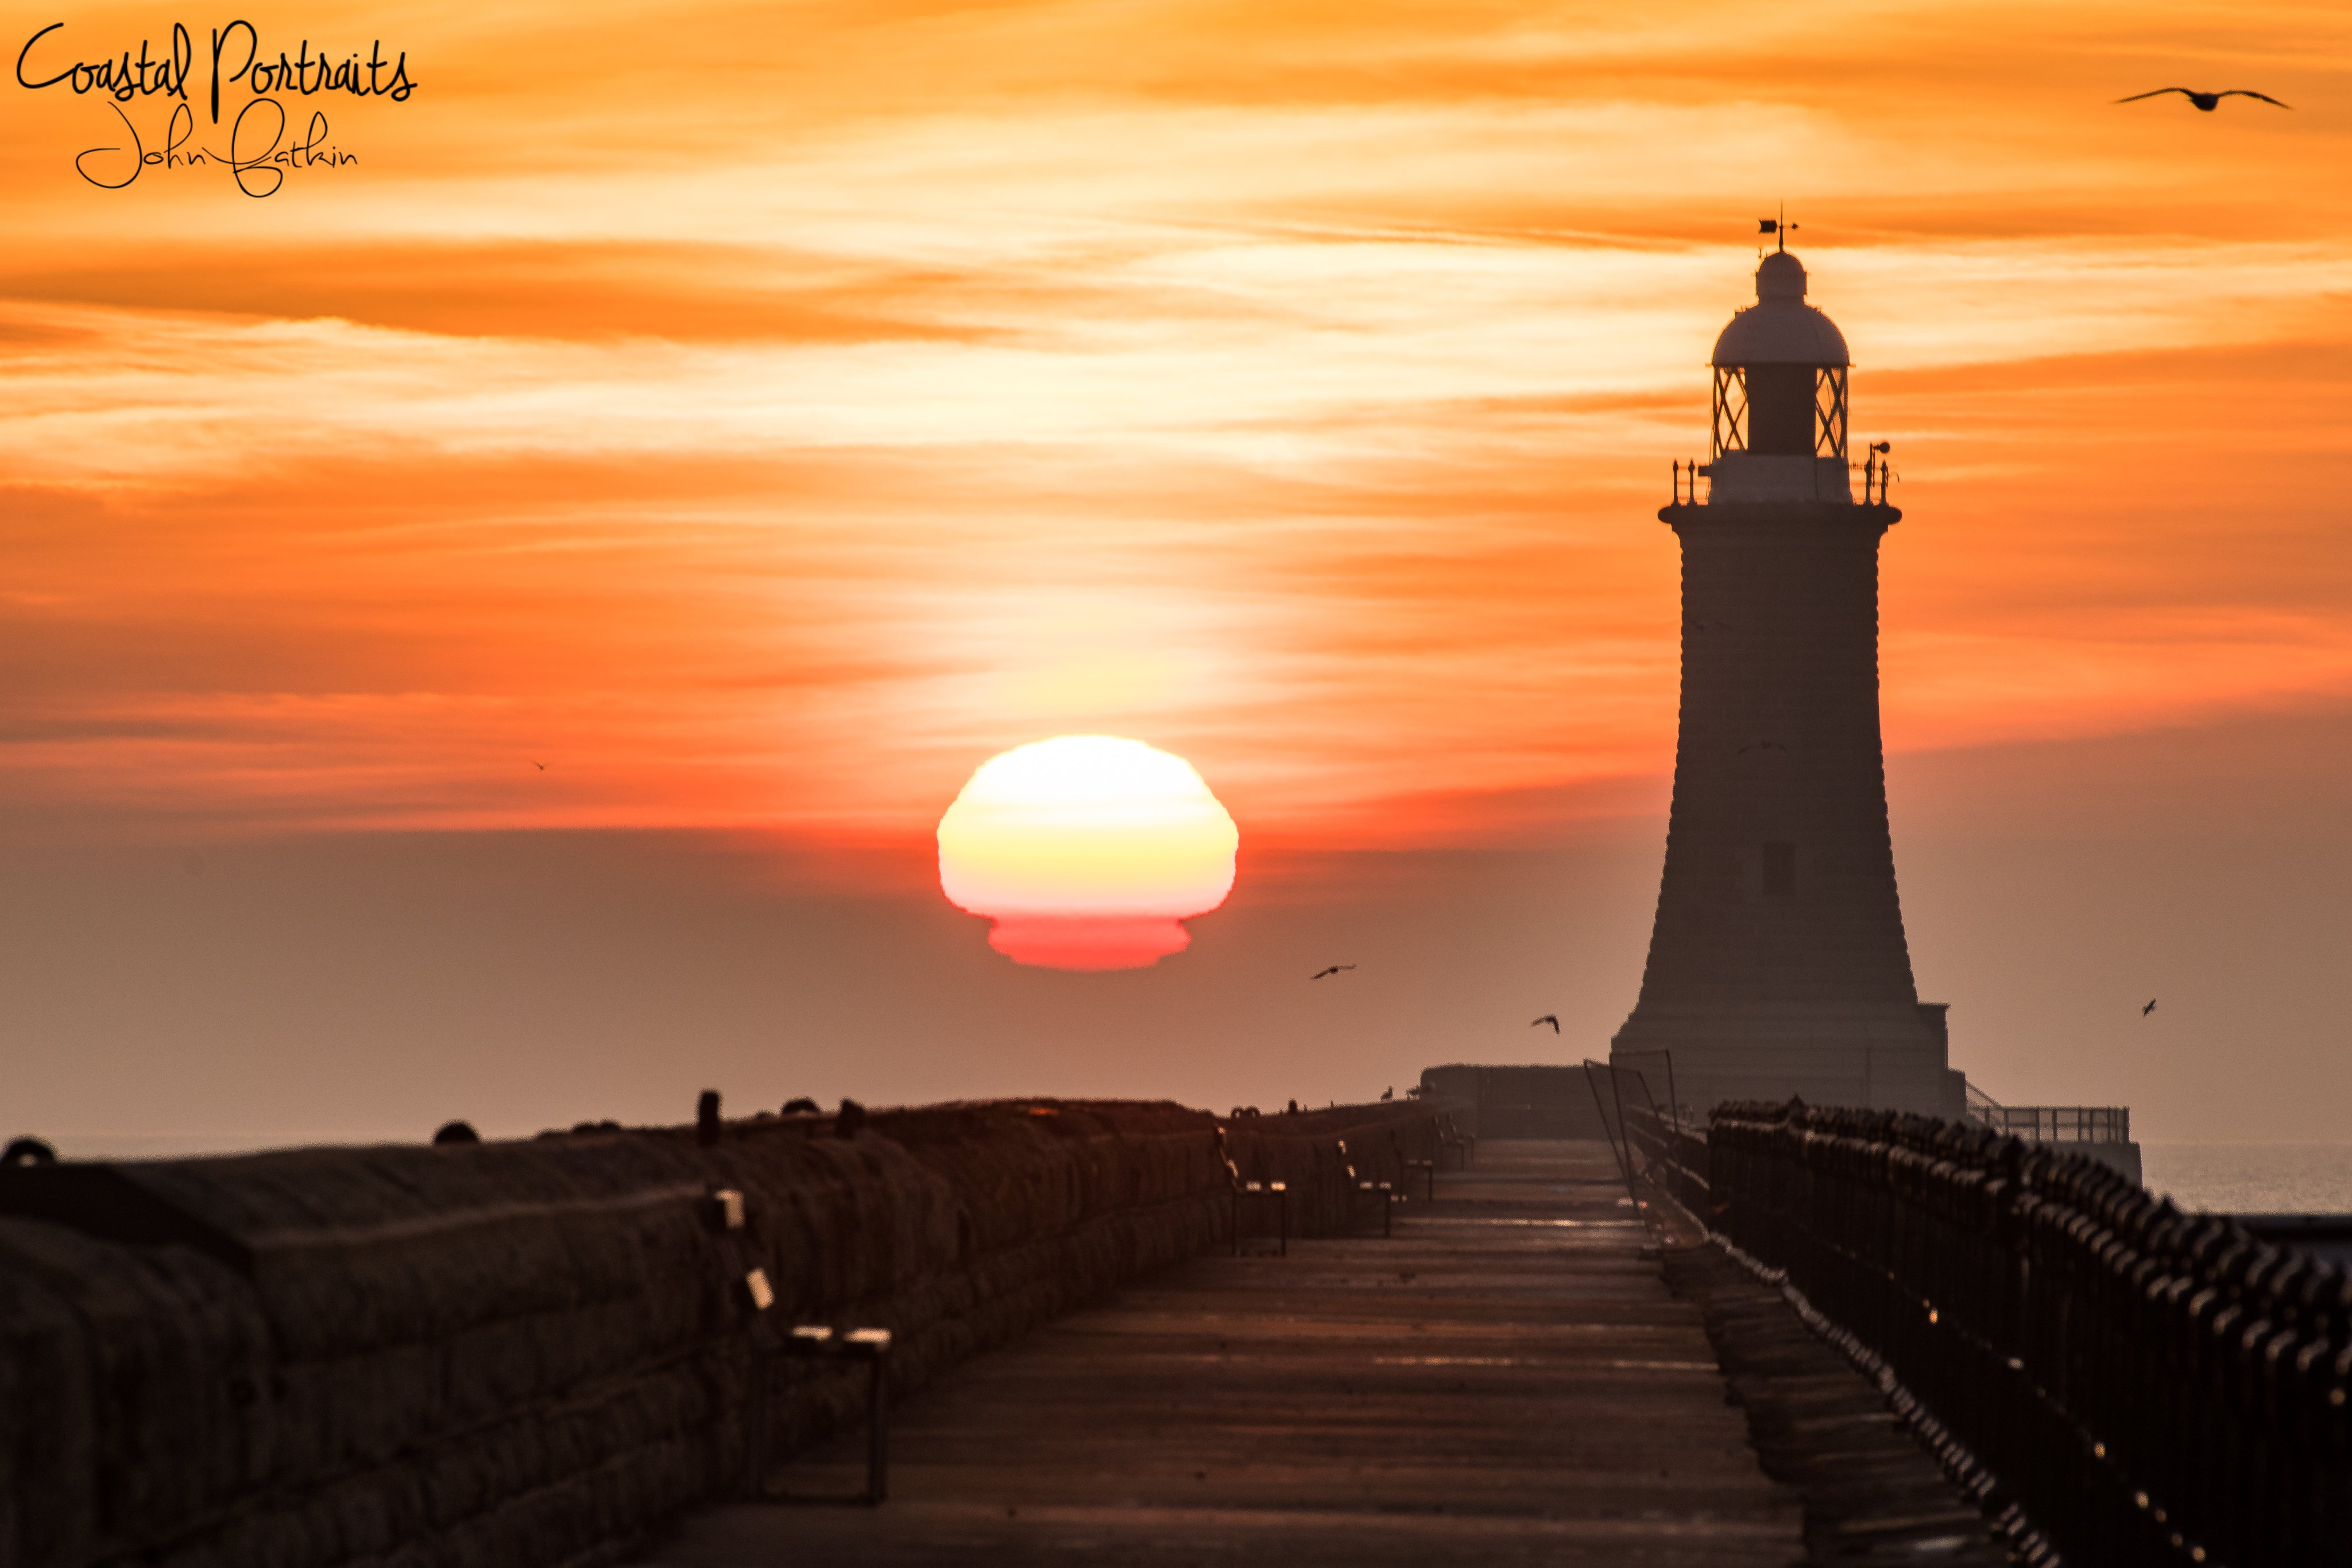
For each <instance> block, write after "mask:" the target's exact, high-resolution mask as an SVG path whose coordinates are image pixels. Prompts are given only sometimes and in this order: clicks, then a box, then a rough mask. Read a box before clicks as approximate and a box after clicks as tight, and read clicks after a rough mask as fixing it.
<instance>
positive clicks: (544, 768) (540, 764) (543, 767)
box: [531, 762, 547, 773]
mask: <svg viewBox="0 0 2352 1568" xmlns="http://www.w3.org/2000/svg"><path fill="white" fill-rule="evenodd" d="M531 766H532V767H533V768H538V769H539V770H540V771H541V773H544V772H546V771H547V764H546V763H544V762H533V763H532V764H531Z"/></svg>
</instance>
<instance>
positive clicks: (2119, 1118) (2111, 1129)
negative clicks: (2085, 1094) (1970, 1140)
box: [1969, 1083, 2131, 1144]
mask: <svg viewBox="0 0 2352 1568" xmlns="http://www.w3.org/2000/svg"><path fill="white" fill-rule="evenodd" d="M1969 1120H1970V1121H1972V1122H1979V1123H1981V1124H1984V1125H1985V1126H1988V1127H1990V1128H1991V1129H1992V1130H1993V1131H1994V1132H1996V1133H2006V1134H2009V1135H2010V1136H2011V1137H2012V1138H2021V1139H2023V1140H2024V1141H2025V1142H2026V1143H2029V1144H2128V1143H2130V1142H2131V1107H2130V1106H2128V1105H2004V1104H2002V1103H2000V1101H1998V1100H1995V1099H1994V1098H1993V1097H1992V1096H1990V1094H1987V1093H1986V1092H1984V1091H1983V1090H1981V1089H1979V1088H1978V1087H1977V1086H1976V1085H1975V1084H1973V1083H1971V1084H1969Z"/></svg>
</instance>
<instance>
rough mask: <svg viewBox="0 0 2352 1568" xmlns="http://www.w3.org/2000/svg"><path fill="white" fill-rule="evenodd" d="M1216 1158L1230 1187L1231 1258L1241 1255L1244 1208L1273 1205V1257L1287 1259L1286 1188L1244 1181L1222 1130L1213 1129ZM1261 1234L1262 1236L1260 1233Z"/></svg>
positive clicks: (1288, 1232) (1288, 1218) (1287, 1219)
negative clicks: (1231, 1216) (1215, 1139)
mask: <svg viewBox="0 0 2352 1568" xmlns="http://www.w3.org/2000/svg"><path fill="white" fill-rule="evenodd" d="M1217 1157H1218V1158H1219V1159H1221V1160H1223V1161H1224V1162H1225V1179H1226V1180H1227V1181H1228V1182H1230V1183H1231V1184H1232V1186H1233V1194H1234V1213H1233V1228H1232V1232H1231V1234H1232V1237H1233V1243H1234V1257H1236V1258H1238V1257H1240V1256H1241V1255H1242V1215H1243V1211H1244V1208H1245V1207H1256V1208H1263V1207H1265V1206H1266V1205H1267V1204H1272V1205H1273V1206H1274V1225H1275V1256H1276V1257H1278V1258H1287V1257H1289V1256H1290V1188H1289V1187H1288V1186H1285V1185H1284V1184H1283V1183H1281V1182H1278V1181H1244V1180H1243V1179H1242V1168H1241V1166H1237V1165H1235V1164H1234V1156H1233V1155H1232V1154H1231V1153H1230V1152H1229V1151H1228V1150H1227V1149H1226V1147H1225V1130H1224V1129H1223V1127H1220V1128H1218V1129H1217ZM1261 1234H1263V1233H1262V1232H1261Z"/></svg>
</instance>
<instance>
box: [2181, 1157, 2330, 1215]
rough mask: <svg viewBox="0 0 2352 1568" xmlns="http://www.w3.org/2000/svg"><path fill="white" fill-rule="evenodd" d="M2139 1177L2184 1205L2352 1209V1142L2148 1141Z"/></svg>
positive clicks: (2230, 1209) (2270, 1210)
mask: <svg viewBox="0 0 2352 1568" xmlns="http://www.w3.org/2000/svg"><path fill="white" fill-rule="evenodd" d="M2139 1155H2140V1177H2141V1179H2142V1180H2143V1181H2145V1182H2146V1183H2147V1186H2148V1190H2149V1191H2151V1192H2158V1193H2162V1194H2164V1195H2165V1196H2166V1197H2169V1198H2171V1199H2172V1201H2173V1202H2174V1204H2176V1205H2177V1206H2179V1207H2181V1208H2186V1209H2195V1210H2198V1211H2200V1212H2204V1213H2213V1214H2352V1144H2142V1145H2140V1146H2139Z"/></svg>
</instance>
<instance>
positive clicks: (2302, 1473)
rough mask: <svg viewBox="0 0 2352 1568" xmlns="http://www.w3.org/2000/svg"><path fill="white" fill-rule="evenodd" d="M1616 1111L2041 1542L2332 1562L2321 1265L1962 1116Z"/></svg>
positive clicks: (1690, 1194) (2338, 1557)
mask: <svg viewBox="0 0 2352 1568" xmlns="http://www.w3.org/2000/svg"><path fill="white" fill-rule="evenodd" d="M1625 1121H1626V1129H1627V1134H1628V1145H1629V1148H1630V1150H1631V1152H1632V1153H1633V1154H1634V1155H1636V1156H1637V1157H1638V1158H1639V1159H1640V1160H1641V1162H1642V1163H1643V1166H1644V1167H1645V1170H1646V1173H1647V1174H1648V1175H1649V1176H1650V1178H1651V1179H1652V1181H1653V1182H1654V1183H1655V1184H1656V1185H1657V1186H1662V1187H1664V1189H1665V1190H1666V1191H1668V1192H1670V1193H1672V1194H1673V1195H1674V1196H1675V1197H1676V1198H1677V1199H1678V1200H1679V1201H1681V1202H1682V1203H1683V1204H1684V1206H1685V1207H1687V1208H1689V1209H1690V1210H1691V1211H1692V1212H1693V1213H1694V1214H1695V1215H1696V1216H1697V1217H1698V1218H1700V1219H1702V1220H1703V1221H1704V1222H1705V1223H1706V1225H1707V1226H1708V1227H1709V1228H1711V1229H1713V1230H1714V1231H1716V1232H1717V1234H1718V1235H1719V1236H1720V1237H1721V1238H1723V1239H1726V1240H1727V1241H1728V1242H1730V1243H1731V1244H1732V1245H1734V1246H1736V1247H1737V1248H1738V1249H1740V1250H1742V1251H1744V1252H1746V1253H1748V1255H1750V1256H1751V1257H1753V1258H1754V1259H1756V1260H1759V1262H1760V1263H1761V1264H1763V1265H1766V1266H1768V1267H1769V1268H1772V1269H1776V1270H1782V1271H1784V1272H1785V1275H1786V1277H1787V1280H1788V1281H1789V1282H1790V1284H1791V1285H1793V1286H1795V1287H1796V1288H1797V1289H1798V1290H1799V1291H1802V1292H1803V1294H1804V1296H1805V1297H1806V1298H1808V1300H1809V1301H1810V1302H1811V1305H1812V1307H1814V1308H1815V1309H1817V1310H1818V1312H1820V1313H1821V1314H1822V1316H1823V1317H1825V1318H1826V1319H1827V1320H1828V1321H1829V1322H1830V1323H1832V1324H1833V1325H1835V1327H1836V1328H1837V1329H1840V1330H1843V1331H1844V1333H1845V1334H1847V1335H1850V1336H1851V1338H1852V1339H1853V1341H1856V1342H1858V1343H1859V1345H1860V1346H1862V1347H1864V1348H1865V1349H1866V1350H1867V1351H1868V1352H1870V1353H1874V1354H1875V1356H1876V1358H1877V1359H1878V1360H1879V1361H1881V1362H1882V1363H1883V1364H1884V1365H1885V1367H1886V1368H1887V1369H1888V1370H1889V1371H1891V1372H1892V1373H1893V1375H1895V1378H1897V1379H1899V1380H1900V1383H1901V1385H1903V1387H1904V1388H1905V1389H1906V1390H1907V1396H1908V1397H1912V1398H1916V1400H1917V1401H1918V1403H1919V1405H1920V1406H1924V1408H1925V1411H1926V1412H1927V1413H1928V1415H1929V1416H1930V1417H1931V1418H1930V1419H1929V1420H1928V1421H1927V1423H1925V1424H1924V1425H1925V1427H1926V1428H1927V1429H1930V1430H1935V1431H1941V1432H1943V1433H1945V1434H1948V1437H1947V1438H1946V1439H1945V1440H1946V1441H1947V1442H1949V1443H1956V1444H1958V1445H1960V1446H1962V1447H1964V1448H1965V1450H1966V1451H1967V1453H1968V1455H1969V1456H1970V1457H1971V1458H1973V1460H1974V1462H1975V1463H1976V1464H1978V1465H1980V1466H1981V1467H1982V1469H1983V1470H1984V1471H1985V1472H1987V1473H1988V1476H1989V1479H1988V1484H1987V1489H1986V1490H1987V1491H1988V1492H1989V1493H1991V1494H1993V1495H1990V1496H1989V1498H1988V1501H1989V1504H1990V1505H1991V1506H1992V1509H1993V1511H1999V1509H2000V1506H2002V1505H2004V1504H2005V1503H2008V1502H2014V1503H2015V1504H2017V1505H2018V1506H2019V1507H2020V1508H2021V1510H2022V1512H2023V1514H2024V1515H2025V1516H2026V1517H2027V1518H2028V1519H2029V1520H2030V1521H2032V1526H2033V1527H2034V1529H2035V1530H2036V1531H2039V1533H2040V1535H2041V1537H2042V1539H2043V1541H2044V1542H2046V1543H2047V1545H2046V1546H2044V1547H2043V1548H2042V1551H2043V1552H2045V1553H2046V1552H2047V1551H2048V1550H2049V1549H2050V1548H2054V1549H2055V1551H2056V1552H2058V1553H2059V1554H2061V1555H2062V1556H2063V1561H2064V1562H2065V1563H2067V1564H2069V1565H2070V1568H2096V1565H2105V1564H2119V1565H2120V1564H2141V1563H2220V1564H2231V1565H2243V1564H2257V1565H2260V1564H2277V1565H2280V1568H2286V1565H2289V1564H2293V1565H2295V1568H2303V1565H2306V1564H2309V1565H2334V1568H2343V1565H2347V1564H2352V1410H2347V1385H2352V1277H2347V1274H2346V1272H2345V1271H2344V1270H2340V1269H2338V1268H2336V1267H2335V1266H2333V1265H2331V1264H2329V1263H2327V1262H2325V1261H2323V1260H2319V1259H2317V1258H2315V1257H2313V1256H2310V1255H2308V1254H2305V1253H2302V1252H2298V1251H2295V1250H2293V1249H2282V1248H2278V1247H2274V1246H2272V1245H2270V1244H2268V1243H2266V1242H2264V1241H2263V1240H2261V1239H2258V1238H2256V1237H2255V1236H2253V1235H2252V1233H2250V1232H2249V1231H2247V1230H2246V1229H2245V1228H2242V1227H2241V1226H2239V1225H2238V1224H2236V1223H2235V1222H2233V1221H2231V1219H2229V1218H2225V1217H2221V1216H2216V1215H2189V1214H2183V1213H2181V1212H2180V1211H2179V1210H2178V1209H2176V1208H2174V1207H2173V1206H2172V1205H2171V1204H2170V1203H2169V1202H2168V1201H2166V1200H2164V1199H2161V1198H2158V1197H2153V1196H2151V1195H2150V1194H2148V1193H2147V1191H2146V1190H2144V1189H2143V1188H2141V1187H2139V1186H2137V1185H2136V1184H2134V1183H2132V1182H2130V1181H2129V1180H2127V1179H2126V1178H2125V1177H2123V1176H2120V1175H2118V1174H2117V1173H2116V1172H2115V1171H2113V1170H2111V1169H2109V1168H2108V1167H2106V1166H2103V1165H2100V1164H2098V1163H2097V1162H2096V1161H2094V1160H2091V1159H2087V1158H2084V1157H2083V1156H2080V1155H2072V1154H2067V1153H2064V1152H2063V1145H2028V1144H2026V1143H2023V1142H2021V1141H2019V1140H2017V1139H2015V1138H2011V1137H2006V1136H2003V1135H2000V1134H1996V1133H1995V1132H1993V1131H1992V1130H1991V1129H1990V1128H1989V1127H1985V1126H1982V1125H1979V1124H1951V1123H1945V1122H1939V1121H1936V1120H1933V1119H1930V1118H1927V1117H1920V1116H1912V1115H1906V1114H1904V1113H1896V1112H1885V1111H1878V1112H1873V1111H1853V1110H1843V1109H1822V1108H1813V1107H1808V1106H1805V1105H1803V1104H1802V1103H1794V1102H1792V1103H1790V1104H1787V1105H1769V1104H1745V1105H1730V1106H1721V1107H1718V1108H1717V1110H1716V1112H1715V1113H1714V1116H1713V1118H1712V1120H1711V1122H1710V1124H1709V1127H1708V1130H1707V1132H1706V1134H1705V1136H1704V1137H1701V1136H1700V1135H1698V1134H1696V1133H1695V1132H1689V1131H1680V1132H1678V1131H1677V1130H1676V1129H1675V1128H1674V1127H1672V1126H1671V1125H1670V1124H1666V1123H1664V1122H1663V1121H1660V1120H1659V1119H1657V1118H1656V1117H1654V1116H1652V1115H1649V1114H1648V1113H1646V1111H1644V1112H1643V1113H1635V1112H1633V1110H1632V1108H1631V1107H1630V1106H1629V1107H1628V1113H1627V1115H1626V1118H1625ZM2003 1492H2005V1493H2006V1494H2007V1495H2006V1497H2003V1496H2001V1495H1999V1494H2000V1493H2003Z"/></svg>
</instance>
